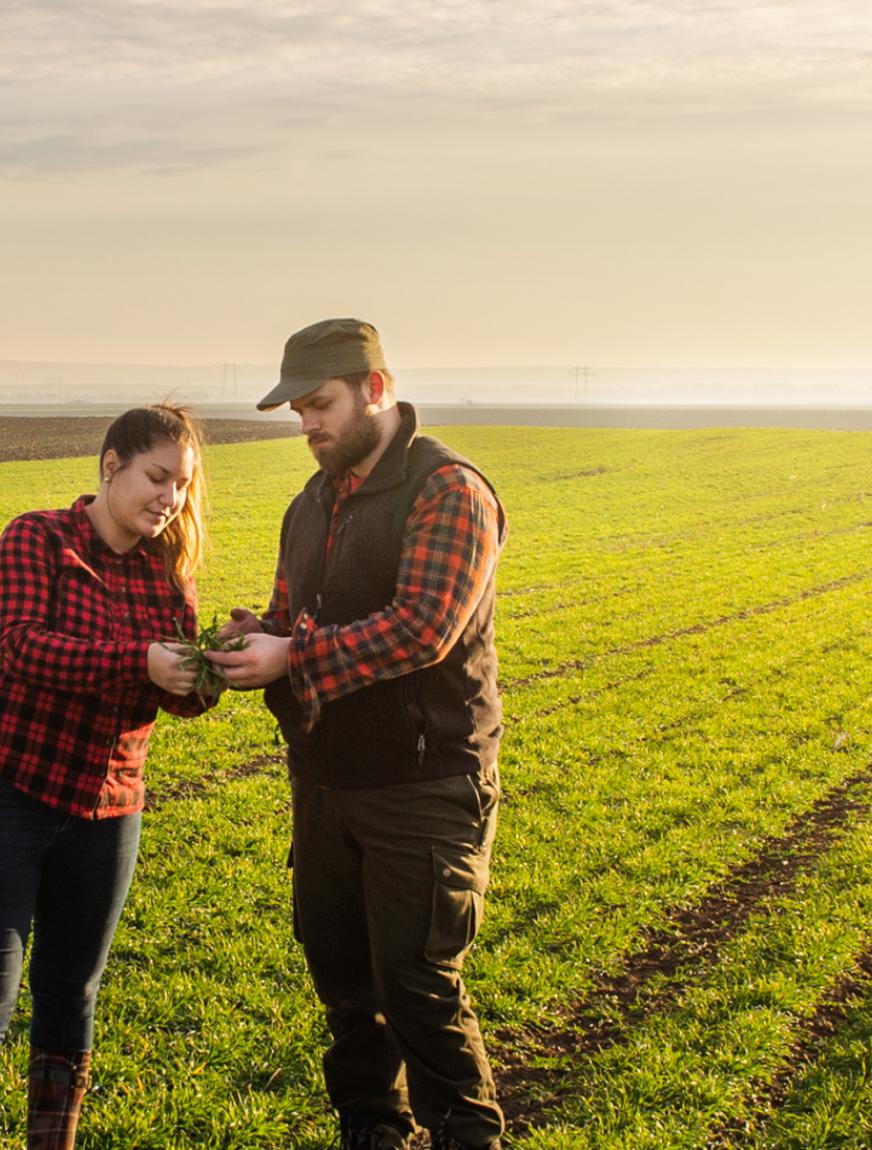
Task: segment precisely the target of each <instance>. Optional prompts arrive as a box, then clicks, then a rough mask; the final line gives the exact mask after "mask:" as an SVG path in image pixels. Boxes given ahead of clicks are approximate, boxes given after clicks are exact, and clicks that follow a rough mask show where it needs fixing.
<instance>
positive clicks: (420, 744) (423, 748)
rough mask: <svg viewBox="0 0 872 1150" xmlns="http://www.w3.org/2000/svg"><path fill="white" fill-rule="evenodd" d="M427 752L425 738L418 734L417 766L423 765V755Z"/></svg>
mask: <svg viewBox="0 0 872 1150" xmlns="http://www.w3.org/2000/svg"><path fill="white" fill-rule="evenodd" d="M426 753H427V740H426V738H425V737H424V736H423V735H418V766H419V767H423V765H424V755H425V754H426Z"/></svg>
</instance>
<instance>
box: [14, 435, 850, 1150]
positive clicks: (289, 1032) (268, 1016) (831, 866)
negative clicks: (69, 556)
mask: <svg viewBox="0 0 872 1150" xmlns="http://www.w3.org/2000/svg"><path fill="white" fill-rule="evenodd" d="M443 434H444V438H445V439H446V440H448V441H449V442H450V443H451V444H452V446H454V447H456V448H458V449H459V450H461V451H463V452H465V453H467V454H469V455H470V456H471V457H473V458H475V459H476V461H477V462H479V463H480V464H481V465H482V467H483V468H484V469H485V471H486V472H487V473H488V474H489V475H490V476H491V477H492V479H493V480H494V482H495V483H496V485H497V487H498V489H499V491H500V493H501V495H502V497H503V499H504V501H505V503H506V505H507V507H508V510H509V518H510V526H511V535H510V540H509V544H508V546H507V548H506V552H505V555H504V559H503V562H502V565H501V569H500V575H499V605H498V633H499V643H500V653H501V683H502V688H503V699H504V706H505V714H506V736H505V741H504V747H503V754H502V758H501V768H502V773H503V780H504V786H505V802H504V805H503V808H502V811H501V828H500V833H499V836H498V843H497V852H496V859H495V865H494V879H493V886H492V890H491V893H490V896H489V904H488V914H487V916H486V920H485V924H484V927H483V929H482V932H481V935H480V937H479V940H478V941H477V943H476V946H475V948H474V950H473V954H472V956H471V959H470V961H469V964H468V967H467V976H468V977H467V981H468V983H469V986H470V989H471V991H472V993H473V995H474V997H475V999H476V1002H477V1005H478V1008H479V1012H480V1015H481V1018H482V1023H483V1027H484V1029H485V1032H486V1035H487V1039H488V1042H489V1046H490V1048H491V1050H492V1052H493V1055H494V1061H495V1064H496V1066H497V1070H498V1074H499V1078H500V1083H501V1087H502V1090H503V1094H504V1097H505V1098H506V1100H507V1106H508V1109H509V1111H510V1114H511V1115H512V1117H513V1122H512V1127H511V1130H512V1133H511V1136H510V1143H511V1145H512V1146H513V1147H517V1148H518V1150H520V1148H521V1147H524V1148H525V1150H526V1148H529V1150H562V1148H567V1150H568V1148H571V1150H586V1148H591V1150H593V1148H597V1150H600V1148H609V1150H612V1148H617V1147H621V1148H625V1147H626V1148H627V1150H629V1148H631V1147H632V1148H633V1150H644V1148H645V1147H655V1146H656V1147H658V1148H666V1150H672V1148H676V1150H677V1148H685V1147H686V1148H688V1150H690V1148H695V1150H696V1148H698V1150H704V1148H711V1150H715V1148H718V1150H720V1148H724V1147H736V1148H738V1147H748V1148H753V1150H763V1148H764V1147H765V1148H767V1150H776V1148H779V1150H787V1148H788V1147H790V1148H793V1147H796V1148H797V1150H798V1148H799V1147H803V1148H805V1147H821V1148H823V1147H846V1148H856V1150H860V1148H861V1147H865V1146H867V1145H868V1144H869V1140H870V1121H872V1119H870V1114H872V1099H870V1080H869V1057H868V1050H869V1042H868V1038H869V1025H870V1009H872V1007H870V1002H872V987H870V980H869V977H868V974H867V973H866V971H867V969H870V967H869V964H868V963H866V962H865V960H864V956H865V955H866V954H867V952H868V951H869V947H870V939H869V933H868V922H869V912H870V909H872V905H870V904H872V840H870V830H869V819H868V804H869V802H870V797H872V769H870V760H872V755H870V732H872V693H870V689H869V685H868V668H869V665H870V656H872V637H870V631H869V624H868V604H869V590H870V584H872V559H870V553H869V521H870V518H872V517H870V514H869V509H870V500H872V491H870V490H869V489H868V488H869V480H868V476H869V470H868V454H869V447H870V438H869V436H868V435H864V434H862V433H861V434H849V433H837V432H828V433H823V432H804V431H744V430H732V429H727V430H725V429H718V430H716V431H714V430H713V431H692V432H655V431H650V432H628V431H582V430H551V429H530V428H528V429H500V428H451V429H446V430H445V431H444V433H443ZM208 467H209V477H210V488H211V492H212V504H213V509H214V510H213V514H212V517H211V520H210V534H211V537H212V543H211V547H210V551H209V557H208V564H207V567H206V570H205V572H204V575H203V577H202V578H201V579H200V591H201V601H202V613H203V617H204V619H211V617H212V613H213V612H217V613H218V615H219V616H222V615H224V614H226V612H227V611H228V610H229V609H230V607H232V606H235V605H237V604H239V605H248V606H253V607H255V608H257V607H261V608H262V607H263V606H264V605H265V604H266V601H267V599H268V595H269V589H270V586H271V582H272V575H273V567H274V562H275V548H276V543H277V537H278V527H279V523H280V519H281V514H282V511H283V510H284V507H285V505H286V503H287V501H288V499H289V497H290V495H291V494H292V493H293V492H294V491H295V490H297V489H298V488H299V486H300V484H301V482H302V481H303V479H304V478H305V476H306V475H308V474H309V472H310V470H311V462H310V459H309V457H308V455H307V453H306V449H305V445H304V444H302V443H300V442H299V441H293V440H291V441H274V442H270V443H253V444H244V445H243V444H237V445H228V446H220V447H212V448H210V449H209V452H208ZM94 470H95V463H94V460H93V459H75V460H55V461H49V462H45V461H40V462H39V463H15V464H11V463H10V464H0V478H2V481H3V482H2V483H0V521H5V520H6V519H8V518H9V517H11V516H12V515H14V514H16V513H18V512H20V511H22V510H25V509H27V508H28V507H32V506H36V505H44V506H52V505H63V504H66V503H70V502H71V501H72V499H73V498H74V497H75V496H76V495H77V494H78V493H79V491H80V490H87V489H89V488H90V487H91V486H92V479H93V473H94ZM148 770H149V787H150V795H151V802H152V807H151V809H150V810H149V812H148V814H147V816H146V821H145V830H144V838H143V848H142V856H141V860H140V864H139V870H138V874H137V878H136V881H135V884H134V889H133V892H132V894H131V898H130V902H129V904H128V907H127V910H126V911H125V915H124V918H123V921H122V925H121V927H120V929H119V932H118V936H117V940H116V944H115V947H114V950H113V955H112V958H111V960H110V966H109V969H108V971H107V975H106V978H105V980H104V988H103V991H102V993H101V1000H100V1007H99V1023H98V1033H97V1038H96V1042H95V1049H96V1052H97V1056H96V1080H97V1088H96V1089H95V1091H94V1092H93V1093H92V1094H91V1095H90V1096H89V1098H88V1103H87V1109H86V1113H85V1117H84V1119H83V1124H82V1135H81V1143H80V1144H81V1146H82V1147H83V1150H96V1148H98V1147H99V1148H100V1150H112V1148H116V1147H117V1148H119V1150H120V1148H122V1147H123V1148H124V1150H144V1148H150V1147H155V1148H157V1147H160V1148H162V1150H186V1148H188V1147H195V1146H196V1147H210V1148H211V1147H214V1148H216V1150H217V1148H231V1147H234V1148H235V1147H240V1148H242V1147H246V1148H247V1147H262V1148H263V1150H278V1148H280V1147H286V1146H289V1145H291V1146H294V1147H297V1148H299V1150H315V1148H316V1147H326V1146H327V1145H329V1143H330V1139H331V1138H332V1136H333V1130H334V1125H333V1119H332V1117H331V1115H330V1113H329V1111H328V1108H327V1106H326V1103H325V1101H324V1098H323V1092H322V1089H321V1082H320V1069H319V1062H320V1054H321V1051H322V1049H323V1046H324V1043H325V1040H326V1038H325V1032H324V1024H323V1017H322V1014H321V1011H320V1009H319V1007H318V1004H317V1002H316V1001H315V999H314V996H313V993H312V990H311V986H310V984H309V982H308V978H307V975H306V972H305V968H304V964H303V961H302V957H301V955H300V952H299V949H298V948H297V947H296V946H295V944H293V943H292V942H291V941H290V927H289V906H288V889H287V887H288V884H287V876H286V872H285V856H286V853H287V843H288V837H289V824H290V821H291V812H290V807H289V799H288V793H287V785H286V782H285V778H284V768H283V766H282V764H281V753H280V749H279V748H278V747H277V746H276V743H275V738H274V729H273V724H272V723H271V721H270V720H269V718H268V717H267V716H266V715H265V714H264V712H263V709H262V707H261V705H260V703H259V696H258V695H232V696H227V697H225V699H224V701H223V702H222V704H221V706H220V707H219V708H218V709H217V710H216V711H213V712H211V713H210V714H209V715H208V716H206V717H205V718H203V719H201V720H198V721H196V722H188V723H185V722H181V721H177V720H171V719H168V718H167V719H162V720H161V722H160V724H159V728H158V731H157V733H156V736H155V739H154V743H153V746H152V750H151V753H150V759H149V768H148ZM840 788H841V789H840ZM834 796H835V798H834ZM836 798H838V803H837V808H838V809H837V814H836V815H833V816H832V817H831V818H829V821H828V822H827V821H826V820H825V819H824V818H823V816H822V815H821V814H820V812H821V811H822V810H824V811H825V810H829V809H830V808H829V807H827V805H826V804H827V803H830V802H835V801H836ZM821 804H823V806H822V805H821ZM834 809H835V808H834ZM815 820H818V821H820V822H821V828H820V833H817V830H815V833H810V832H809V833H805V831H806V829H807V828H809V827H817V822H816V821H815ZM825 822H826V825H824V823H825ZM773 844H775V846H774V847H773ZM782 848H783V849H784V850H785V852H786V857H785V860H784V863H785V871H784V877H783V879H782V878H779V876H778V873H777V866H776V865H775V863H773V862H772V859H771V857H770V856H771V854H772V852H773V850H774V851H775V853H776V856H777V850H778V849H782ZM767 860H768V861H767ZM719 891H722V892H727V894H728V897H727V896H726V895H725V897H724V899H723V900H722V901H721V902H718V901H717V899H715V898H714V893H715V892H719ZM706 915H708V916H709V919H708V921H705V922H700V921H698V920H699V919H700V918H705V917H706ZM845 979H848V980H849V981H848V983H845V982H844V980H845ZM840 980H842V981H841V982H840ZM842 985H848V986H850V993H849V994H847V997H846V1000H845V1002H844V1004H843V1005H842V1006H841V1007H840V1008H839V1010H838V1011H833V1010H831V1009H830V1008H829V1007H828V1004H829V1003H830V1002H831V999H832V996H833V993H834V988H838V987H840V986H842ZM27 1010H28V1007H27V1001H26V996H25V995H22V1001H21V1007H20V1010H19V1013H18V1015H17V1016H16V1021H15V1023H14V1027H13V1031H12V1034H11V1038H10V1042H9V1043H8V1045H7V1047H6V1048H5V1049H4V1050H3V1051H0V1145H4V1146H5V1145H7V1144H8V1145H9V1146H10V1147H11V1146H12V1145H14V1144H15V1142H14V1139H15V1137H16V1136H17V1137H19V1138H20V1131H21V1129H22V1118H23V1077H22V1076H23V1071H24V1063H25V1051H26V1024H27ZM823 1017H826V1019H827V1026H826V1027H822V1026H821V1025H819V1022H820V1020H821V1018H823ZM4 1138H5V1139H6V1140H7V1141H6V1142H4V1141H3V1139H4Z"/></svg>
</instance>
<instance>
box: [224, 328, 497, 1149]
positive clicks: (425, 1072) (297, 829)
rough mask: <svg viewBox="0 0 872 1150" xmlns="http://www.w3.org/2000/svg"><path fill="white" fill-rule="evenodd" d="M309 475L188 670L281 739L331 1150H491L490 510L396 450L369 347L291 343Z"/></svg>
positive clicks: (374, 345) (488, 491)
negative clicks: (467, 973) (230, 640)
mask: <svg viewBox="0 0 872 1150" xmlns="http://www.w3.org/2000/svg"><path fill="white" fill-rule="evenodd" d="M282 403H290V405H291V407H292V408H293V410H294V411H295V412H296V413H297V414H298V415H299V416H300V419H301V421H302V430H303V432H304V434H305V435H306V437H307V438H308V441H309V446H310V448H311V450H312V453H313V455H314V456H315V459H316V460H317V462H318V464H319V470H318V472H317V473H316V474H315V475H314V476H313V477H312V478H311V479H310V480H309V482H308V483H307V484H306V485H305V487H304V488H303V490H302V491H301V492H300V494H299V495H297V497H296V498H295V499H294V500H293V502H292V503H291V505H290V507H289V508H288V510H287V513H286V514H285V517H284V522H283V524H282V531H281V540H280V554H279V562H278V570H277V574H276V580H275V587H274V591H273V596H272V601H271V603H270V606H269V609H268V610H267V612H266V613H265V615H264V616H263V618H262V619H257V618H256V617H255V616H254V615H253V614H252V613H251V612H250V611H247V610H244V609H239V608H237V609H236V610H234V612H233V613H232V622H231V623H230V624H228V625H227V628H226V629H225V633H226V634H228V635H231V634H233V635H236V634H245V635H247V637H248V638H247V644H246V647H245V648H244V650H241V651H234V652H223V653H222V652H219V653H210V656H209V657H210V658H211V659H212V660H213V661H214V662H215V663H216V664H219V665H221V666H222V667H223V668H224V670H225V673H226V675H227V678H228V679H229V681H230V683H231V685H233V686H235V687H239V688H253V687H260V686H266V692H265V699H266V702H267V705H268V706H269V707H270V709H271V710H272V712H273V713H274V714H275V716H276V717H277V719H278V720H279V722H280V724H281V727H282V731H283V733H284V735H285V738H286V739H287V741H288V744H289V751H288V757H289V765H290V773H291V780H292V787H293V803H294V841H293V847H292V855H293V868H294V872H293V873H294V884H293V885H294V911H295V915H294V919H295V923H294V925H295V933H296V934H297V937H298V938H299V939H300V940H301V942H302V944H303V947H304V950H305V954H306V959H307V962H308V964H309V968H310V970H311V973H312V977H313V980H314V983H315V987H316V989H317V991H318V994H319V996H320V998H321V1000H322V1001H323V1002H324V1005H325V1007H326V1012H327V1020H328V1023H329V1026H330V1030H331V1033H332V1036H333V1041H332V1045H331V1046H330V1047H329V1049H328V1050H327V1052H326V1054H325V1057H324V1071H325V1078H326V1083H327V1089H328V1092H329V1095H330V1098H331V1101H332V1103H333V1105H334V1106H335V1107H336V1108H337V1110H338V1111H339V1116H340V1125H341V1146H342V1147H343V1150H401V1148H403V1147H406V1146H407V1145H408V1143H409V1139H410V1137H411V1135H412V1134H413V1133H414V1131H415V1129H416V1123H420V1124H421V1125H423V1126H425V1127H427V1128H429V1130H430V1134H431V1140H432V1144H433V1146H434V1148H436V1150H484V1148H487V1150H498V1147H499V1144H500V1142H499V1139H500V1135H501V1133H502V1131H503V1117H502V1113H501V1111H500V1109H499V1107H498V1105H497V1103H496V1100H495V1091H494V1084H493V1078H492V1076H491V1072H490V1069H489V1067H488V1063H487V1058H486V1056H485V1052H484V1047H483V1045H482V1040H481V1035H480V1033H479V1028H478V1023H477V1021H476V1017H475V1014H474V1013H473V1010H472V1007H471V1005H470V1002H469V999H468V997H467V995H466V992H465V990H464V986H463V982H462V980H461V974H460V972H461V966H462V963H463V959H464V955H465V953H466V951H467V949H468V947H469V945H470V943H471V942H472V940H473V938H474V937H475V934H476V931H477V929H478V926H479V922H480V919H481V913H482V902H483V896H484V892H485V888H486V886H487V883H488V869H489V861H490V852H491V844H492V842H493V836H494V832H495V829H496V809H497V800H498V794H499V781H498V775H497V764H496V758H497V748H498V743H499V736H500V733H501V725H500V703H499V699H498V695H497V683H496V675H497V663H496V654H495V651H494V644H493V605H494V569H495V566H496V562H497V556H498V553H499V550H500V547H501V545H502V543H503V540H504V537H505V520H504V515H503V511H502V508H501V506H500V504H499V501H498V500H497V498H496V496H495V494H494V492H493V490H492V488H491V486H490V484H489V483H488V481H487V480H486V479H485V478H484V477H483V476H482V474H481V473H480V472H479V471H478V469H477V468H476V467H475V466H474V465H473V464H471V463H469V462H467V461H466V460H464V459H462V458H461V457H459V456H458V455H456V454H455V453H454V452H452V451H451V450H449V449H448V448H447V447H445V446H444V445H443V444H441V443H439V442H438V441H437V440H435V439H430V438H427V437H424V436H421V435H419V434H418V422H417V417H416V414H415V411H414V409H413V408H412V407H411V406H410V405H409V404H405V403H397V401H396V400H395V398H394V395H393V382H392V379H391V376H390V373H389V372H388V370H387V365H386V363H385V359H384V355H383V352H382V348H381V344H380V340H379V336H378V333H377V331H376V330H375V328H373V327H372V326H371V325H370V324H367V323H363V322H361V321H360V320H355V319H331V320H323V321H321V322H319V323H315V324H312V325H311V326H310V327H306V328H304V329H303V330H302V331H298V332H296V333H295V334H294V335H292V336H291V337H290V339H289V340H288V341H287V344H286V346H285V353H284V359H283V362H282V369H281V378H280V382H279V383H278V385H277V386H276V387H275V388H274V389H273V390H272V391H271V392H270V393H269V395H267V396H266V397H265V399H263V400H262V401H261V402H260V403H259V404H258V407H259V408H261V409H271V408H274V407H278V406H280V405H281V404H282Z"/></svg>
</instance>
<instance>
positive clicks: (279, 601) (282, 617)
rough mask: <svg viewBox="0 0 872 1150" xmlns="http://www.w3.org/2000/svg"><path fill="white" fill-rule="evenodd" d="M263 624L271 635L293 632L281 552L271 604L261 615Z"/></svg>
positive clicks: (285, 634)
mask: <svg viewBox="0 0 872 1150" xmlns="http://www.w3.org/2000/svg"><path fill="white" fill-rule="evenodd" d="M260 622H261V625H262V626H263V629H264V631H266V632H268V634H270V635H281V636H282V637H284V636H287V635H290V633H291V616H290V614H289V607H288V584H287V581H286V580H285V574H284V571H283V570H282V556H281V551H280V552H279V561H278V564H277V565H276V574H275V579H274V580H273V590H272V597H271V598H270V601H269V606H268V607H267V609H266V611H264V613H263V615H262V616H261V620H260Z"/></svg>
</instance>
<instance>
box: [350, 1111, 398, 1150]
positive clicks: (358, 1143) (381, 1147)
mask: <svg viewBox="0 0 872 1150" xmlns="http://www.w3.org/2000/svg"><path fill="white" fill-rule="evenodd" d="M339 1128H340V1135H339V1150H408V1146H409V1139H408V1136H407V1135H405V1134H404V1133H403V1132H402V1130H398V1129H397V1128H396V1126H391V1125H390V1124H389V1123H387V1122H378V1121H375V1120H374V1119H372V1118H367V1117H365V1116H362V1115H357V1114H340V1115H339Z"/></svg>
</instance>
